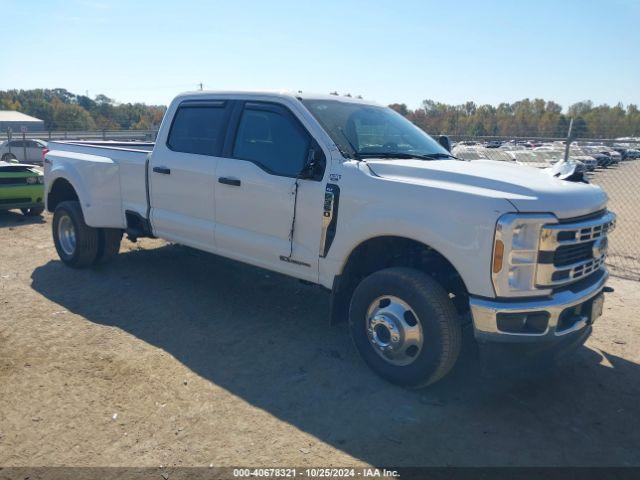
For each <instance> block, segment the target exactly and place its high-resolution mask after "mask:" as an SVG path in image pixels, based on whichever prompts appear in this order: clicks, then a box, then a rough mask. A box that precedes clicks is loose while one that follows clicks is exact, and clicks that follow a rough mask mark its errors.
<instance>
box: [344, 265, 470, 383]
mask: <svg viewBox="0 0 640 480" xmlns="http://www.w3.org/2000/svg"><path fill="white" fill-rule="evenodd" d="M349 329H350V331H351V336H352V338H353V342H354V343H355V346H356V348H357V349H358V352H359V353H360V355H361V356H362V358H363V359H364V361H365V362H366V363H367V365H368V366H369V367H371V368H372V369H373V370H374V371H375V372H376V373H377V374H378V375H380V376H381V377H383V378H385V379H386V380H388V381H390V382H392V383H395V384H399V385H402V386H406V387H414V388H415V387H422V386H426V385H429V384H431V383H434V382H436V381H438V380H439V379H441V378H442V377H444V376H445V375H446V374H447V373H448V372H449V371H450V370H451V369H452V368H453V366H454V364H455V362H456V360H457V358H458V355H459V353H460V345H461V341H462V329H461V325H460V322H459V320H458V315H457V312H456V309H455V307H454V305H453V303H452V302H451V300H450V298H449V296H448V295H447V292H445V290H444V289H443V288H442V287H441V286H440V284H438V283H437V282H436V281H435V280H434V279H433V278H431V277H430V276H429V275H427V274H425V273H423V272H420V271H418V270H415V269H411V268H388V269H385V270H380V271H378V272H375V273H373V274H372V275H370V276H368V277H367V278H365V279H364V280H362V282H361V283H360V284H359V285H358V287H357V288H356V290H355V292H354V294H353V297H352V299H351V306H350V309H349Z"/></svg>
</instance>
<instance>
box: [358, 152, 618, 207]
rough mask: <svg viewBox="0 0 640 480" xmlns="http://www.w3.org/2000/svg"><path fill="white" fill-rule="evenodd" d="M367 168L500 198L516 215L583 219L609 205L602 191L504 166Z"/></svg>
mask: <svg viewBox="0 0 640 480" xmlns="http://www.w3.org/2000/svg"><path fill="white" fill-rule="evenodd" d="M366 164H367V165H368V166H369V168H370V169H371V172H372V173H373V174H374V175H376V176H378V177H382V178H386V179H389V180H395V181H401V182H408V183H413V184H420V185H424V186H427V187H429V186H430V187H434V188H446V189H448V190H459V191H461V192H463V193H468V194H474V195H480V196H485V197H493V198H504V199H505V200H507V201H509V202H510V203H511V204H512V205H513V206H514V207H515V208H516V209H517V210H518V211H520V212H551V213H553V214H555V215H556V216H557V217H558V218H561V219H562V218H572V217H579V216H581V215H586V214H589V213H592V212H594V211H597V210H601V209H603V208H605V206H606V204H607V195H606V194H605V193H604V191H603V190H602V189H601V188H600V187H597V186H595V185H590V184H585V183H576V182H568V181H566V180H559V179H557V178H553V177H552V176H550V175H548V174H547V173H545V172H543V171H542V170H540V169H538V168H533V167H527V166H524V165H517V164H510V163H507V162H496V161H491V160H475V161H472V162H466V161H458V160H430V161H425V160H413V159H412V160H395V159H380V160H378V159H367V160H366Z"/></svg>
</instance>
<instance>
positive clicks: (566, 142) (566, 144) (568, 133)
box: [564, 117, 573, 163]
mask: <svg viewBox="0 0 640 480" xmlns="http://www.w3.org/2000/svg"><path fill="white" fill-rule="evenodd" d="M572 129H573V117H571V120H569V132H567V140H566V141H565V146H564V161H565V163H566V162H568V161H569V146H570V145H571V140H573V139H572V138H571V130H572Z"/></svg>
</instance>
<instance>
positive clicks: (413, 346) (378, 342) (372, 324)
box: [367, 295, 424, 366]
mask: <svg viewBox="0 0 640 480" xmlns="http://www.w3.org/2000/svg"><path fill="white" fill-rule="evenodd" d="M367 336H368V337H369V343H370V344H371V346H372V347H373V350H374V351H375V352H376V353H377V354H378V355H379V356H380V357H382V358H383V359H384V360H385V361H386V362H388V363H390V364H391V365H397V366H406V365H409V364H411V363H413V362H415V360H416V359H417V358H418V355H420V352H421V351H422V348H423V345H424V336H423V333H422V326H421V324H420V321H419V320H418V316H417V315H416V313H415V311H414V310H413V309H412V308H411V306H409V304H408V303H407V302H405V301H404V300H402V299H401V298H398V297H394V296H392V295H383V296H381V297H378V298H376V299H375V300H374V301H373V302H372V303H371V305H369V308H368V309H367Z"/></svg>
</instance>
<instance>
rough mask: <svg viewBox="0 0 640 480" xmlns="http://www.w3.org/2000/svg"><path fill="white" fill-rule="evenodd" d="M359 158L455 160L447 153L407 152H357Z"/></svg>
mask: <svg viewBox="0 0 640 480" xmlns="http://www.w3.org/2000/svg"><path fill="white" fill-rule="evenodd" d="M358 156H359V157H360V158H401V159H405V158H417V159H420V160H438V159H441V158H456V157H454V156H453V155H451V154H449V153H407V152H367V153H360V152H358Z"/></svg>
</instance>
